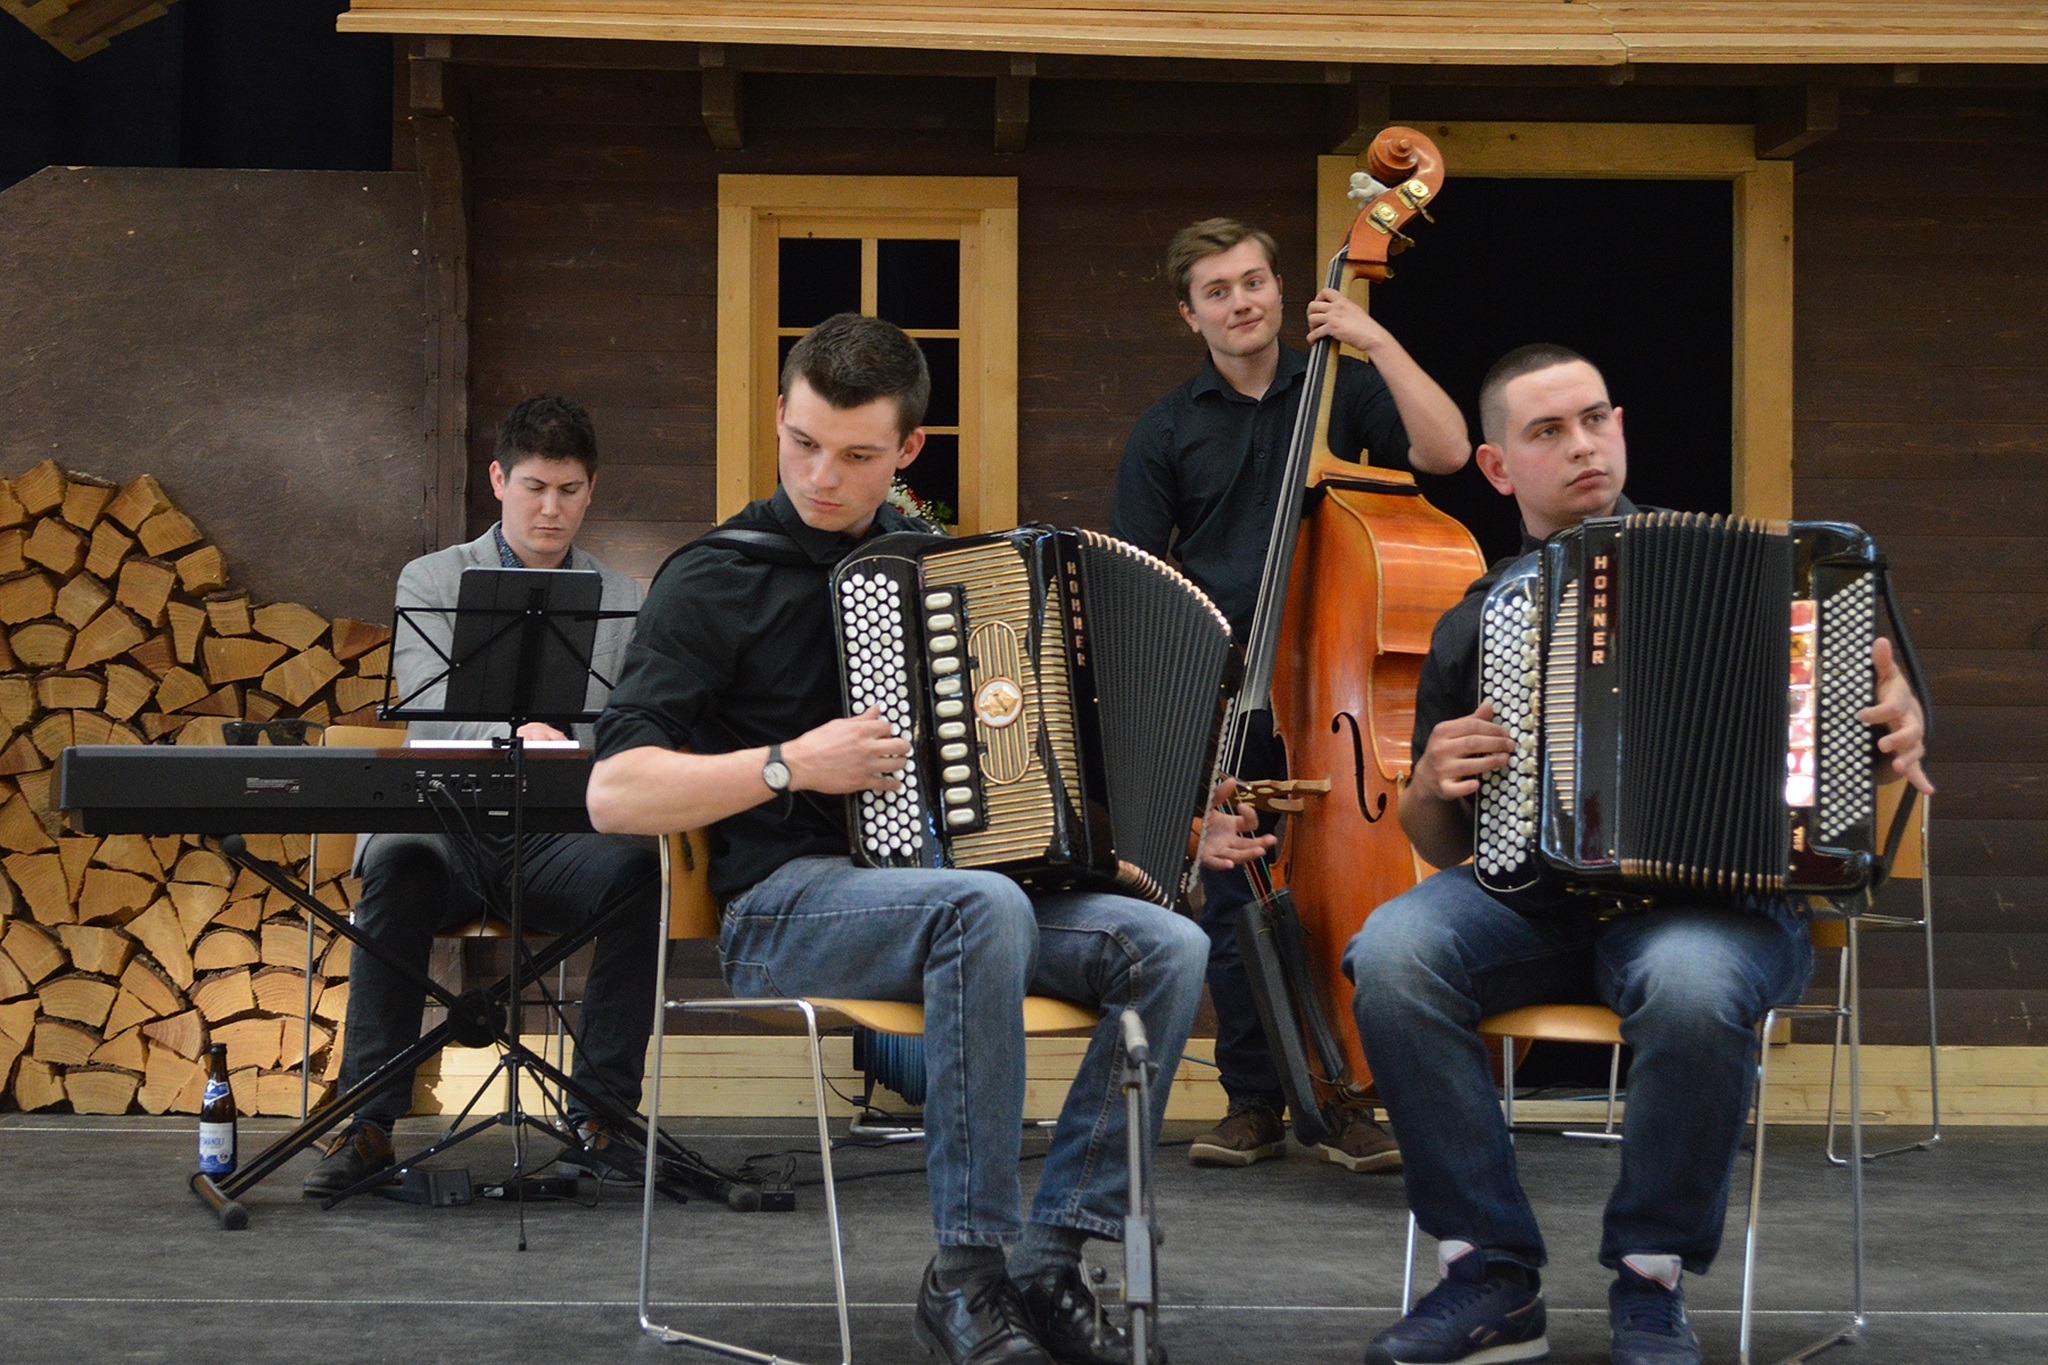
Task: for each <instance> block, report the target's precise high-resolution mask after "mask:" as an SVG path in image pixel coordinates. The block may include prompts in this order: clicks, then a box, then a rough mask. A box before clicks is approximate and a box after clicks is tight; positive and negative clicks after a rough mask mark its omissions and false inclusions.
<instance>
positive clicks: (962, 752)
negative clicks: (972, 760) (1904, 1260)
mask: <svg viewBox="0 0 2048 1365" xmlns="http://www.w3.org/2000/svg"><path fill="white" fill-rule="evenodd" d="M939 757H940V758H943V759H945V760H946V762H948V763H964V762H966V761H967V746H966V745H965V744H941V745H940V746H939ZM948 771H949V772H950V771H951V770H950V769H949V770H948ZM946 780H947V781H948V782H965V781H966V780H967V770H966V769H964V768H963V769H961V770H960V776H958V777H951V776H949V777H947V778H946Z"/></svg>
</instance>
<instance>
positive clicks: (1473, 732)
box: [1409, 701, 1515, 802]
mask: <svg viewBox="0 0 2048 1365" xmlns="http://www.w3.org/2000/svg"><path fill="white" fill-rule="evenodd" d="M1514 753H1515V741H1514V740H1513V739H1511V738H1509V736H1508V732H1507V731H1506V730H1503V729H1502V728H1501V727H1500V726H1498V725H1496V724H1494V723H1493V703H1492V702H1490V701H1483V702H1481V703H1479V709H1478V710H1477V711H1474V712H1473V713H1472V714H1471V715H1469V716H1455V717H1453V718H1451V719H1450V720H1447V721H1443V722H1441V723H1440V724H1439V725H1438V726H1437V727H1436V728H1435V729H1434V730H1431V731H1430V732H1429V744H1428V746H1427V747H1426V748H1424V749H1423V751H1422V757H1421V758H1419V759H1417V760H1416V761H1415V771H1414V773H1413V774H1412V775H1411V776H1410V778H1409V782H1410V784H1411V785H1412V786H1413V787H1414V788H1415V789H1416V790H1418V791H1419V792H1420V793H1421V794H1422V795H1424V796H1428V797H1432V798H1434V799H1435V800H1438V801H1445V802H1451V801H1462V800H1464V799H1465V798H1466V797H1468V796H1471V795H1472V794H1473V793H1474V792H1477V791H1478V790H1479V779H1480V777H1481V775H1483V774H1485V773H1490V772H1493V771H1494V770H1496V769H1499V768H1505V767H1507V766H1508V761H1509V760H1510V759H1512V758H1513V757H1514Z"/></svg>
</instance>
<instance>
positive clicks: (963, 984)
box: [719, 858, 1208, 1246]
mask: <svg viewBox="0 0 2048 1365" xmlns="http://www.w3.org/2000/svg"><path fill="white" fill-rule="evenodd" d="M1207 946H1208V945H1207V941H1206V940H1205V939H1204V938H1203V936H1202V931H1201V930H1200V929H1198V928H1196V927H1195V925H1194V924H1193V923H1191V922H1190V921H1188V920H1186V919H1184V918H1182V917H1181V916H1179V915H1176V914H1174V913H1173V912H1171V911H1169V910H1165V909H1162V908H1161V907H1159V906H1155V905H1149V904H1146V903H1145V902H1143V901H1137V900H1132V899H1130V898H1129V897H1125V896H1110V895H1098V894H1089V893H1081V892H1075V893H1065V894H1056V895H1040V896H1036V897H1034V896H1028V895H1026V894H1025V892H1024V891H1023V889H1022V888H1021V887H1019V886H1018V885H1017V884H1016V883H1015V882H1013V881H1011V880H1010V879H1009V878H1007V877H1003V876H998V875H997V874H995V873H992V872H961V871H931V872H927V871H919V870H901V869H874V868H858V867H854V866H853V865H852V864H851V863H850V862H849V861H848V860H847V859H845V858H799V859H797V860H796V861H794V862H790V863H785V864H784V865H783V866H782V867H780V868H779V869H777V870H776V871H775V872H774V873H772V874H771V875H770V876H768V877H767V878H765V879H764V880H762V881H761V882H759V883H757V884H756V885H755V886H753V887H752V888H750V889H749V890H747V891H746V892H745V893H743V894H742V895H740V896H738V897H736V898H734V900H733V901H732V902H731V903H730V904H729V905H728V906H727V907H726V912H725V923H724V926H723V930H722V932H721V934H720V938H719V947H720V949H721V951H722V953H723V956H724V960H725V979H726V984H728V985H729V986H731V987H732V989H733V992H734V994H736V995H741V996H777V997H786V996H806V995H823V996H835V995H836V996H858V997H866V998H870V999H882V1000H914V1001H922V1002H923V1003H924V1044H925V1068H926V1080H925V1106H924V1125H925V1161H926V1168H927V1173H928V1176H929V1180H930V1184H931V1200H932V1225H933V1227H934V1228H935V1229H936V1230H937V1233H938V1239H939V1242H940V1244H941V1245H944V1246H1000V1245H1002V1244H1003V1243H1005V1242H1009V1241H1014V1240H1015V1239H1016V1238H1017V1236H1018V1235H1019V1234H1020V1233H1021V1232H1022V1231H1023V1223H1022V1220H1021V1217H1020V1208H1021V1203H1022V1197H1021V1194H1020V1192H1019V1186H1018V1180H1017V1161H1018V1157H1019V1155H1020V1153H1021V1144H1022V1136H1023V1121H1024V1030H1023V1010H1024V997H1025V996H1026V995H1051V996H1057V997H1059V998H1060V999H1063V1000H1071V1001H1073V1002H1075V1003H1077V1004H1082V1005H1094V1006H1100V1007H1101V1009H1102V1012H1103V1014H1102V1022H1101V1023H1100V1024H1099V1025H1097V1027H1096V1030H1095V1036H1094V1038H1093V1039H1091V1040H1090V1042H1089V1045H1088V1051H1087V1054H1086V1055H1085V1056H1084V1057H1083V1059H1082V1062H1081V1070H1080V1074H1079V1075H1078V1076H1076V1077H1075V1079H1074V1083H1073V1086H1072V1087H1071V1088H1070V1089H1069V1090H1068V1091H1067V1100H1066V1104H1065V1105H1064V1106H1063V1107H1062V1108H1061V1110H1060V1116H1059V1122H1058V1124H1057V1125H1056V1126H1055V1127H1054V1129H1053V1135H1052V1147H1051V1150H1050V1151H1049V1152H1048V1153H1047V1154H1046V1161H1045V1170H1044V1173H1043V1174H1042V1175H1041V1176H1040V1178H1039V1183H1038V1195H1037V1198H1036V1200H1035V1201H1034V1203H1033V1206H1032V1210H1031V1220H1032V1221H1033V1222H1035V1223H1047V1224H1052V1225H1054V1226H1058V1227H1067V1228H1075V1229H1079V1230H1081V1231H1083V1232H1086V1233H1088V1234H1090V1235H1092V1236H1096V1237H1108V1238H1117V1237H1120V1236H1121V1235H1122V1231H1123V1217H1124V1215H1125V1213H1126V1212H1128V1210H1127V1208H1126V1206H1125V1204H1126V1191H1127V1189H1128V1184H1127V1181H1126V1179H1125V1136H1124V1135H1125V1122H1124V1111H1125V1100H1124V1097H1123V1094H1122V1091H1121V1089H1120V1086H1121V1082H1122V1079H1123V1039H1122V1035H1121V1032H1120V1030H1119V1027H1118V1015H1119V1014H1120V1013H1121V1012H1122V1010H1123V1008H1124V1007H1125V1006H1127V1005H1128V1006H1131V1007H1134V1008H1135V1009H1136V1010H1137V1011H1138V1015H1139V1017H1140V1018H1142V1019H1143V1020H1144V1023H1145V1033H1146V1037H1147V1039H1148V1040H1149V1042H1150V1043H1151V1047H1152V1056H1153V1059H1154V1060H1155V1061H1156V1062H1157V1063H1158V1065H1159V1081H1158V1083H1157V1084H1155V1085H1154V1086H1153V1087H1152V1114H1151V1129H1152V1131H1151V1132H1150V1133H1149V1134H1147V1137H1148V1139H1156V1138H1157V1135H1158V1131H1159V1119H1160V1116H1161V1115H1162V1114H1163V1113H1164V1112H1165V1108H1166V1092H1167V1089H1168V1084H1169V1082H1170V1081H1171V1079H1172V1077H1173V1073H1174V1068H1175V1067H1176V1066H1177V1065H1179V1062H1180V1054H1181V1048H1182V1046H1183V1045H1184V1044H1185V1043H1186V1042H1187V1037H1188V1030H1189V1029H1190V1028H1191V1027H1193V1025H1194V1021H1195V1009H1196V1006H1197V1005H1198V1003H1199V1002H1200V1000H1201V994H1202V965H1203V961H1204V958H1205V954H1206V951H1207Z"/></svg>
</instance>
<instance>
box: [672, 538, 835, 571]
mask: <svg viewBox="0 0 2048 1365" xmlns="http://www.w3.org/2000/svg"><path fill="white" fill-rule="evenodd" d="M706 549H709V550H732V551H735V552H737V553H738V554H741V555H744V556H745V557H746V558H748V559H753V560H758V561H760V562H761V563H763V564H781V565H784V566H785V567H789V568H802V567H804V566H805V565H810V564H815V563H816V561H815V560H813V559H812V558H811V557H810V556H809V555H807V554H805V553H804V549H803V546H801V545H799V544H797V543H796V537H794V536H791V535H787V534H785V533H783V532H781V531H757V530H751V529H749V528H747V527H744V526H714V527H712V528H711V529H710V530H708V531H706V532H705V533H704V534H703V535H701V536H698V537H697V538H696V539H695V540H693V541H691V542H690V543H689V544H687V545H684V546H681V547H679V548H678V549H676V550H675V551H673V552H671V553H670V555H669V557H668V558H667V559H664V560H662V561H661V568H659V569H656V570H655V571H654V576H655V577H656V578H659V577H661V575H662V574H663V573H664V572H665V571H666V570H667V569H668V566H669V565H671V564H673V563H675V562H676V560H678V559H680V558H681V557H682V556H684V555H686V554H688V553H690V551H692V550H706Z"/></svg>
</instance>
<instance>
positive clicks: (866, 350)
mask: <svg viewBox="0 0 2048 1365" xmlns="http://www.w3.org/2000/svg"><path fill="white" fill-rule="evenodd" d="M799 379H801V380H803V381H804V383H806V384H808V385H810V386H811V391H812V392H813V393H815V394H817V395H818V397H820V398H822V399H824V400H825V401H826V402H827V403H830V404H831V405H832V406H833V407H835V408H838V409H840V410H841V411H845V410H847V409H849V408H859V407H865V406H867V405H868V404H869V403H872V402H874V401H875V400H876V399H877V398H889V399H893V400H894V401H895V403H896V418H897V427H898V430H897V435H898V436H900V437H908V436H909V435H910V433H911V432H912V431H913V430H915V429H916V428H917V427H919V426H920V425H922V424H923V422H924V410H925V407H926V406H927V405H928V404H929V403H930V402H931V398H932V375H931V370H930V369H928V368H927V367H926V365H925V363H924V350H923V348H921V347H920V346H919V345H918V344H917V343H916V342H915V341H912V340H911V339H910V338H909V336H908V335H906V334H905V333H904V331H903V329H902V328H901V327H898V326H897V325H896V324H895V323H893V322H884V321H883V320H882V319H880V318H871V317H864V316H862V315H861V314H859V313H835V314H833V315H832V316H831V317H829V318H826V319H825V320H824V321H823V322H821V323H819V324H818V325H817V326H816V327H813V328H812V329H811V330H810V331H808V332H806V333H804V334H803V336H802V338H800V339H799V340H798V341H797V343H796V345H794V346H792V347H790V348H789V359H787V360H785V361H783V362H782V379H781V387H780V392H781V393H782V394H783V396H784V397H787V396H788V394H789V388H790V385H792V384H794V383H795V382H796V381H797V380H799Z"/></svg>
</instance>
